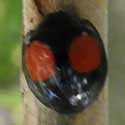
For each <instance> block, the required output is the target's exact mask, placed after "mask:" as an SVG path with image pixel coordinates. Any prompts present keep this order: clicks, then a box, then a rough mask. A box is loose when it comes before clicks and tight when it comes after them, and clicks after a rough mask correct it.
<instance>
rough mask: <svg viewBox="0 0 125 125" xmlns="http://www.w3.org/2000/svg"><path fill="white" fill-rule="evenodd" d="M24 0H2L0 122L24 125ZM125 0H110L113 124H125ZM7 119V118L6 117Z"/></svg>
mask: <svg viewBox="0 0 125 125" xmlns="http://www.w3.org/2000/svg"><path fill="white" fill-rule="evenodd" d="M21 2H22V1H21V0H13V1H11V0H0V125H21V121H22V120H21V119H22V118H21V114H22V113H21V112H22V109H21V108H22V106H21V97H20V91H19V69H20V62H21V61H20V58H21V32H22V13H21V12H22V7H21V5H22V3H21ZM124 5H125V1H123V0H110V1H109V95H110V98H109V102H110V103H109V112H110V113H109V125H123V124H125V118H124V117H125V98H124V96H125V84H124V81H125V77H124V74H125V57H124V54H125V42H124V39H125V23H124V22H125V7H124ZM6 119H7V120H6Z"/></svg>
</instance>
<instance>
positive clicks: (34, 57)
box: [23, 11, 107, 114]
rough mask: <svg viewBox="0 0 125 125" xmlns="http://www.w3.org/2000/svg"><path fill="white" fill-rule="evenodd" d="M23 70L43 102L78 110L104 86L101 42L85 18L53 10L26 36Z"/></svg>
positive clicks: (58, 108) (60, 109)
mask: <svg viewBox="0 0 125 125" xmlns="http://www.w3.org/2000/svg"><path fill="white" fill-rule="evenodd" d="M23 70H24V74H25V77H26V79H27V82H28V85H29V87H30V89H31V90H32V92H33V93H34V94H35V96H36V97H37V98H38V99H39V100H40V101H41V102H42V103H43V104H45V105H46V106H48V107H50V108H51V109H54V110H55V111H57V112H59V113H66V114H71V113H77V112H80V111H83V109H85V108H86V107H87V106H88V105H90V104H91V103H92V102H93V101H94V100H95V99H96V98H97V97H98V95H99V93H100V91H101V89H102V88H103V86H104V82H105V79H106V74H107V59H106V53H105V49H104V45H103V42H102V40H101V38H100V35H99V33H98V32H97V30H96V29H95V27H94V26H93V25H92V24H91V23H90V22H89V21H88V20H85V19H80V18H79V17H77V16H74V15H70V14H68V13H66V12H62V11H60V12H55V13H52V14H49V15H47V16H46V17H45V18H44V20H43V21H42V23H41V24H40V25H39V26H38V28H37V29H36V30H35V31H33V32H31V33H29V34H28V35H27V36H26V38H25V40H24V44H23Z"/></svg>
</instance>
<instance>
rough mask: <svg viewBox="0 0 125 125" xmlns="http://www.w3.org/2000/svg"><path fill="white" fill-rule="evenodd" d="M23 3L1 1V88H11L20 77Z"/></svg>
mask: <svg viewBox="0 0 125 125" xmlns="http://www.w3.org/2000/svg"><path fill="white" fill-rule="evenodd" d="M21 2H22V1H20V0H13V1H11V0H0V87H7V86H9V87H10V86H11V85H12V84H13V83H14V82H15V81H16V80H17V79H18V75H19V62H20V61H19V60H20V41H21V40H20V36H21V24H22V19H21V9H22V8H21V4H22V3H21Z"/></svg>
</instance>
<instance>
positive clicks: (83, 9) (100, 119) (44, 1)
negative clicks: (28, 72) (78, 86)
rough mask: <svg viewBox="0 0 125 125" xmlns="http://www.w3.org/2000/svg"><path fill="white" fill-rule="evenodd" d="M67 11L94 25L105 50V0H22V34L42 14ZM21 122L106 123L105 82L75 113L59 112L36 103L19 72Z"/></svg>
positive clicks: (35, 124)
mask: <svg viewBox="0 0 125 125" xmlns="http://www.w3.org/2000/svg"><path fill="white" fill-rule="evenodd" d="M63 9H65V10H70V11H72V12H74V10H75V13H77V15H79V16H80V17H81V18H82V17H83V18H87V19H89V20H90V21H91V22H92V23H93V24H94V25H95V27H96V28H97V30H98V31H99V33H100V34H101V37H102V39H103V41H104V44H105V48H106V49H107V36H108V35H107V0H23V17H24V35H26V33H28V32H29V31H30V30H33V29H34V28H35V27H36V26H37V25H38V24H39V23H40V21H42V19H43V18H44V16H45V15H46V14H48V13H50V12H54V11H58V10H63ZM21 92H22V95H23V100H24V101H23V104H24V125H107V122H108V119H107V118H108V107H107V106H108V103H107V102H108V101H107V100H108V99H107V98H108V96H107V95H108V94H107V85H105V87H104V89H103V91H102V92H101V94H100V96H99V98H98V100H96V101H95V103H94V104H93V105H91V106H90V107H89V108H88V109H86V110H85V111H83V112H82V113H79V114H76V115H69V116H68V115H60V114H58V113H56V112H55V111H52V110H51V109H48V108H47V107H46V106H44V105H42V104H40V103H39V101H38V100H37V99H36V98H35V97H34V95H33V94H32V92H31V91H30V89H29V88H28V86H27V83H26V81H25V78H24V75H23V74H21Z"/></svg>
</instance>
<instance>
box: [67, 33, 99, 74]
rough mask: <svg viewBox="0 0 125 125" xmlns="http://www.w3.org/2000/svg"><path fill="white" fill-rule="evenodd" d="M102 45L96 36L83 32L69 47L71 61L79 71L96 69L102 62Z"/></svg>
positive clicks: (73, 66)
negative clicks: (100, 45)
mask: <svg viewBox="0 0 125 125" xmlns="http://www.w3.org/2000/svg"><path fill="white" fill-rule="evenodd" d="M100 53H101V52H100V47H99V44H98V41H97V39H96V38H95V37H93V36H90V35H87V34H85V35H84V34H83V35H80V36H79V37H77V38H75V39H74V40H73V41H72V43H71V46H70V49H69V61H70V64H71V66H72V68H73V69H74V70H76V71H77V72H79V73H83V72H90V71H93V70H96V68H98V66H99V65H100V63H101V61H100V60H101V55H100Z"/></svg>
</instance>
